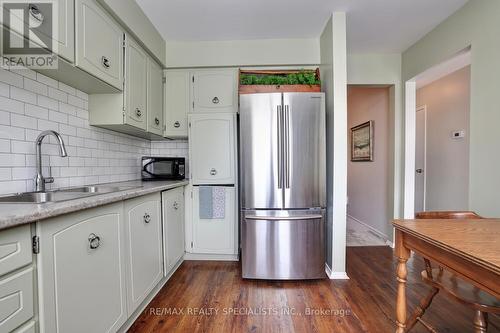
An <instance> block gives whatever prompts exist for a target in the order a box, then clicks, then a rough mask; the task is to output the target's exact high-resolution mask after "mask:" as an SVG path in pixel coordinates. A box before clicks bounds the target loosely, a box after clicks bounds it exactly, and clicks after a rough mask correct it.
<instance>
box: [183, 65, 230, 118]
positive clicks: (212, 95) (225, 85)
mask: <svg viewBox="0 0 500 333" xmlns="http://www.w3.org/2000/svg"><path fill="white" fill-rule="evenodd" d="M192 75H193V78H192V81H193V90H192V91H193V96H192V98H193V103H192V107H193V112H237V111H238V82H237V76H238V72H237V70H236V69H219V70H207V71H195V72H193V74H192Z"/></svg>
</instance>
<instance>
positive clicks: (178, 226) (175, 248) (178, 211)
mask: <svg viewBox="0 0 500 333" xmlns="http://www.w3.org/2000/svg"><path fill="white" fill-rule="evenodd" d="M162 201H163V250H164V260H165V272H164V275H165V276H167V275H168V274H169V273H170V272H171V271H172V269H173V268H174V267H175V265H176V264H177V263H178V262H179V260H180V259H181V258H182V257H183V256H184V247H185V245H184V240H185V237H184V188H183V187H179V188H176V189H173V190H169V191H165V192H163V193H162Z"/></svg>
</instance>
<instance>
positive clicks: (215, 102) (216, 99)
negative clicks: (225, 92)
mask: <svg viewBox="0 0 500 333" xmlns="http://www.w3.org/2000/svg"><path fill="white" fill-rule="evenodd" d="M212 103H214V104H219V97H217V96H215V97H214V98H213V99H212Z"/></svg>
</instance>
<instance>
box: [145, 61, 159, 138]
mask: <svg viewBox="0 0 500 333" xmlns="http://www.w3.org/2000/svg"><path fill="white" fill-rule="evenodd" d="M147 77H148V78H147V80H148V83H147V94H148V100H147V109H148V112H147V118H148V121H147V131H148V132H151V133H154V134H157V135H160V136H162V135H163V70H162V68H161V67H160V65H158V63H156V61H154V60H153V59H151V58H148V73H147Z"/></svg>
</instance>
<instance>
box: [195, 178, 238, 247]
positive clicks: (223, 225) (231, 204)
mask: <svg viewBox="0 0 500 333" xmlns="http://www.w3.org/2000/svg"><path fill="white" fill-rule="evenodd" d="M224 189H225V194H226V195H225V207H224V218H222V219H205V218H200V188H199V187H198V186H194V187H193V212H192V221H193V236H192V241H193V246H192V249H191V252H192V253H208V254H236V249H235V239H236V237H235V233H236V230H235V228H236V223H237V212H236V208H235V207H236V206H235V200H236V190H235V188H234V187H224Z"/></svg>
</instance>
